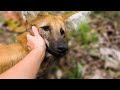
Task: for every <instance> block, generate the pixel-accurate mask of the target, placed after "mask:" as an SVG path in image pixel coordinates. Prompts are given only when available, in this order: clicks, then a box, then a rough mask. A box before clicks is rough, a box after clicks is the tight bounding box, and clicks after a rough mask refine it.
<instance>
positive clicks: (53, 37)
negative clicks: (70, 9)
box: [0, 11, 89, 73]
mask: <svg viewBox="0 0 120 90" xmlns="http://www.w3.org/2000/svg"><path fill="white" fill-rule="evenodd" d="M88 13H89V12H84V11H83V12H76V13H72V14H65V15H51V14H49V13H46V12H42V11H23V12H22V14H23V18H24V19H25V20H26V21H27V23H28V26H27V27H26V29H27V31H28V32H30V33H31V35H33V32H32V30H31V26H32V25H35V26H36V27H37V28H38V29H39V31H40V32H41V36H42V37H43V38H44V40H45V41H46V46H47V50H48V52H49V53H50V54H52V56H57V57H58V56H60V57H62V56H64V55H65V54H66V52H65V53H64V54H63V53H60V54H58V52H57V50H56V47H57V46H58V45H60V44H64V45H66V46H67V44H66V41H65V36H66V33H67V30H69V29H71V26H72V27H74V29H77V26H79V24H80V23H81V21H82V20H83V18H84V16H86V15H85V14H88ZM46 26H47V29H46V30H44V29H45V28H46ZM72 29H73V28H72ZM61 30H62V31H61ZM26 34H27V32H24V33H22V34H20V35H18V36H17V37H16V42H15V43H13V44H10V45H1V44H0V73H3V72H4V71H6V70H7V69H9V68H10V67H12V66H13V65H15V64H16V63H18V62H19V61H20V60H22V59H23V58H24V57H25V56H26V55H27V54H28V53H29V52H30V51H29V50H28V48H27V38H26Z"/></svg>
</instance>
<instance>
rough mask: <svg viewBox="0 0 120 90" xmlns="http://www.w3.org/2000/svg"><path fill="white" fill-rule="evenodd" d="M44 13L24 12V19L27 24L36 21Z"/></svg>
mask: <svg viewBox="0 0 120 90" xmlns="http://www.w3.org/2000/svg"><path fill="white" fill-rule="evenodd" d="M42 13H43V11H22V16H23V19H24V20H25V21H27V22H31V21H32V20H35V19H36V18H37V16H38V15H40V14H42Z"/></svg>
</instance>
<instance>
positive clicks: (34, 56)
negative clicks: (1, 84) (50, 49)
mask: <svg viewBox="0 0 120 90" xmlns="http://www.w3.org/2000/svg"><path fill="white" fill-rule="evenodd" d="M32 31H33V33H34V36H31V35H30V34H27V41H28V42H27V45H28V47H29V49H30V50H31V52H30V53H29V54H28V55H27V56H26V57H25V58H24V59H23V60H21V61H20V62H19V63H17V64H16V65H14V66H13V67H12V68H10V69H9V70H7V71H6V72H4V73H2V74H1V75H0V79H35V78H36V74H37V73H38V70H39V67H40V65H41V63H42V61H43V59H44V56H45V51H46V45H45V42H44V40H43V38H42V37H41V36H40V35H39V33H38V29H37V28H36V27H35V26H33V27H32Z"/></svg>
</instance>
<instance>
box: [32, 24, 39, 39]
mask: <svg viewBox="0 0 120 90" xmlns="http://www.w3.org/2000/svg"><path fill="white" fill-rule="evenodd" d="M32 31H33V33H34V35H35V36H37V37H39V36H40V35H39V32H38V29H37V28H36V27H35V26H32Z"/></svg>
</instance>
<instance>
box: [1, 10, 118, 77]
mask: <svg viewBox="0 0 120 90" xmlns="http://www.w3.org/2000/svg"><path fill="white" fill-rule="evenodd" d="M1 15H3V13H1ZM119 17H120V12H119V11H96V12H92V14H91V15H90V20H89V22H88V23H83V24H81V26H80V29H79V30H78V31H71V32H70V33H68V35H67V36H68V45H69V48H70V51H69V53H68V54H67V55H66V56H65V57H63V58H61V60H59V61H56V62H54V63H53V64H52V65H51V66H50V67H49V69H50V70H49V71H47V74H46V75H45V76H44V77H41V79H114V78H120V72H119V70H120V36H119V34H120V25H119V23H120V20H119ZM13 24H15V25H16V23H13ZM16 26H17V25H16ZM19 26H20V25H18V27H19ZM4 27H6V25H5V24H4V19H3V18H0V43H12V42H14V41H15V36H16V35H17V34H15V33H11V32H9V29H8V30H7V29H6V28H4ZM10 27H12V25H9V28H10ZM7 28H8V27H7Z"/></svg>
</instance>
